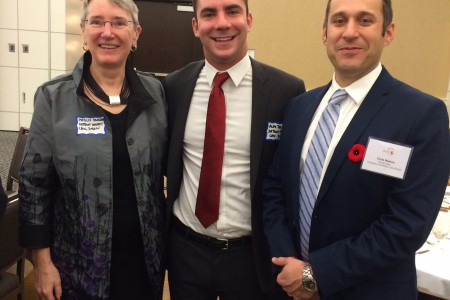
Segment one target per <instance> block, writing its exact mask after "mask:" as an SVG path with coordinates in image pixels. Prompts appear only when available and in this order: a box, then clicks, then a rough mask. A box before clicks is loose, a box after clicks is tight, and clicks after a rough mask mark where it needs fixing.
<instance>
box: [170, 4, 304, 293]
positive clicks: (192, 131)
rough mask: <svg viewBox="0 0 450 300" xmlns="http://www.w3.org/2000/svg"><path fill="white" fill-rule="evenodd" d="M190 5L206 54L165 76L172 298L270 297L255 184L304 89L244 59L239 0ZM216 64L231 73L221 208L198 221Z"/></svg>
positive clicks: (248, 19) (245, 24)
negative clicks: (290, 103) (208, 218)
mask: <svg viewBox="0 0 450 300" xmlns="http://www.w3.org/2000/svg"><path fill="white" fill-rule="evenodd" d="M193 7H194V11H195V18H194V19H193V20H192V26H193V30H194V34H195V36H196V37H198V38H200V40H201V42H202V44H203V49H204V55H205V60H203V61H198V62H194V63H191V64H189V65H187V66H186V67H184V68H182V69H181V70H178V71H176V72H174V73H172V74H169V75H168V76H167V78H166V79H165V81H164V86H165V91H166V99H167V101H168V108H169V110H168V111H169V118H168V119H169V132H170V147H169V155H168V167H167V189H168V190H167V192H168V214H169V215H168V219H169V222H168V223H169V224H170V227H171V230H170V243H169V255H168V270H169V273H168V274H169V286H170V295H171V299H175V300H176V299H196V300H197V299H217V297H218V296H219V297H220V298H221V299H269V298H270V293H271V289H272V288H273V286H274V282H275V281H274V278H273V277H272V274H271V261H270V256H269V251H268V246H267V242H266V240H265V237H264V232H263V224H262V197H261V183H262V179H263V178H264V176H265V174H266V173H267V169H268V167H269V165H270V163H271V161H272V158H273V153H274V151H275V148H276V146H277V144H278V140H279V136H280V131H281V127H282V119H283V112H284V109H285V106H286V104H287V102H288V100H290V99H292V98H293V97H294V96H296V95H299V94H301V93H303V92H305V87H304V84H303V81H301V80H300V79H298V78H295V77H293V76H291V75H288V74H287V73H284V72H282V71H280V70H277V69H275V68H273V67H269V66H267V65H265V64H262V63H260V62H257V61H255V60H253V59H251V58H250V57H249V55H248V54H247V51H248V49H247V33H248V32H249V31H250V28H251V26H252V15H251V13H250V12H249V11H248V4H247V1H246V0H198V1H193ZM221 72H227V73H228V75H229V76H230V77H229V78H228V79H227V80H226V81H225V83H224V84H223V85H222V90H223V92H224V97H225V102H226V116H225V119H226V121H225V128H226V129H225V143H224V155H223V166H222V167H221V171H222V172H221V173H222V174H221V177H219V179H218V180H219V184H220V211H219V214H218V218H217V219H216V220H214V221H213V222H212V224H211V225H208V224H206V226H205V225H204V224H203V223H201V222H200V220H199V217H197V214H196V206H197V194H198V190H199V185H201V184H200V183H199V181H200V179H199V178H200V173H201V172H203V171H201V169H202V165H203V162H202V158H203V154H204V149H203V148H204V143H205V140H206V138H205V128H206V123H207V122H206V119H207V118H206V116H207V110H208V103H210V101H208V98H209V94H210V91H211V84H212V82H213V78H214V76H215V75H216V73H221ZM208 116H209V112H208ZM206 176H212V174H209V173H208V174H206Z"/></svg>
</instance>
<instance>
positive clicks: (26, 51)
mask: <svg viewBox="0 0 450 300" xmlns="http://www.w3.org/2000/svg"><path fill="white" fill-rule="evenodd" d="M22 52H23V53H29V52H30V46H29V45H28V44H22Z"/></svg>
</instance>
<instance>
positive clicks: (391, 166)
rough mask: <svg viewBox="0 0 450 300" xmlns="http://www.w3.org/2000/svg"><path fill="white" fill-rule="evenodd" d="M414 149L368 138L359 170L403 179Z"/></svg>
mask: <svg viewBox="0 0 450 300" xmlns="http://www.w3.org/2000/svg"><path fill="white" fill-rule="evenodd" d="M413 149H414V147H412V146H409V145H402V144H399V143H394V142H390V141H384V140H380V139H377V138H374V137H369V141H368V143H367V149H366V154H365V156H364V160H363V162H362V164H361V169H362V170H366V171H371V172H375V173H379V174H382V175H386V176H391V177H395V178H400V179H404V178H405V175H406V170H407V169H408V165H409V160H410V158H411V155H412V152H413Z"/></svg>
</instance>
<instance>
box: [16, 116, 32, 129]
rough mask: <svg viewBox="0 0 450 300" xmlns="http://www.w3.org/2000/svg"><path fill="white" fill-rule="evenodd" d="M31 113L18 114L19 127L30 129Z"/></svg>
mask: <svg viewBox="0 0 450 300" xmlns="http://www.w3.org/2000/svg"><path fill="white" fill-rule="evenodd" d="M32 117H33V114H32V113H20V114H19V127H26V128H30V124H31V118H32Z"/></svg>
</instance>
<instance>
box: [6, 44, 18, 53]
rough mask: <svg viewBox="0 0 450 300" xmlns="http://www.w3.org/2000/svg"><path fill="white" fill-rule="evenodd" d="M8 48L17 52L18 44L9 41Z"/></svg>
mask: <svg viewBox="0 0 450 300" xmlns="http://www.w3.org/2000/svg"><path fill="white" fill-rule="evenodd" d="M8 49H9V52H11V53H15V52H16V44H13V43H9V44H8Z"/></svg>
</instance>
